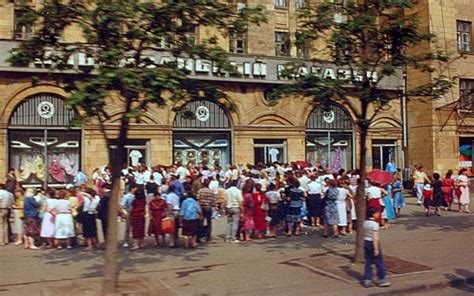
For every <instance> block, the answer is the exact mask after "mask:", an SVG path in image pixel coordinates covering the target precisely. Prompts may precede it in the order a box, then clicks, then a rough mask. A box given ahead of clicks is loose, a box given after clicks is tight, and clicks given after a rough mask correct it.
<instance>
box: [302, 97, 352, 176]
mask: <svg viewBox="0 0 474 296" xmlns="http://www.w3.org/2000/svg"><path fill="white" fill-rule="evenodd" d="M353 130H354V128H353V125H352V120H351V117H350V115H349V114H348V113H347V112H346V111H345V110H344V109H343V108H342V107H340V106H339V105H336V104H329V105H327V106H322V105H321V106H317V107H316V108H315V109H314V110H313V112H311V114H310V115H309V117H308V120H307V122H306V160H307V161H309V162H311V163H313V164H320V165H321V166H322V167H324V168H328V169H332V170H334V171H338V170H340V169H351V168H352V167H353V166H354V157H353V154H354V145H353V137H354V131H353Z"/></svg>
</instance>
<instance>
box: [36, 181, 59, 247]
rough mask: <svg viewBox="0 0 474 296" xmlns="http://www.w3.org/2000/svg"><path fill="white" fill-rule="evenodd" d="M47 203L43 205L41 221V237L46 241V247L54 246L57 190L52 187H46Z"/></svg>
mask: <svg viewBox="0 0 474 296" xmlns="http://www.w3.org/2000/svg"><path fill="white" fill-rule="evenodd" d="M46 197H47V198H46V203H45V204H44V205H43V207H44V208H43V209H44V215H43V221H42V222H41V234H40V236H41V238H43V239H44V240H45V241H46V248H52V247H54V240H53V239H54V228H55V226H54V224H55V222H56V219H55V217H54V215H53V211H52V210H53V209H54V206H55V204H56V201H57V200H56V191H55V190H54V189H52V188H48V189H46Z"/></svg>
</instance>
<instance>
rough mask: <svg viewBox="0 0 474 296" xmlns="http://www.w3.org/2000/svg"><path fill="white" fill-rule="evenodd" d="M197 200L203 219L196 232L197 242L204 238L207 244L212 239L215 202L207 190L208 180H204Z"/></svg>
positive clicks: (210, 192)
mask: <svg viewBox="0 0 474 296" xmlns="http://www.w3.org/2000/svg"><path fill="white" fill-rule="evenodd" d="M197 200H198V202H199V205H200V206H201V209H202V214H203V218H204V219H202V220H201V224H200V227H199V231H198V241H199V240H200V239H201V238H203V237H206V240H207V241H208V242H209V241H210V240H211V237H212V208H213V207H214V204H215V202H216V195H215V194H214V191H212V190H211V189H209V179H207V178H206V179H204V181H203V182H202V186H201V189H199V191H198V192H197Z"/></svg>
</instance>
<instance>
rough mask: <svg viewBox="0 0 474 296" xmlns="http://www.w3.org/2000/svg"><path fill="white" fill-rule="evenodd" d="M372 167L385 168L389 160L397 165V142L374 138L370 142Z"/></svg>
mask: <svg viewBox="0 0 474 296" xmlns="http://www.w3.org/2000/svg"><path fill="white" fill-rule="evenodd" d="M372 143H373V144H372V167H373V168H374V169H379V170H385V168H386V167H387V163H388V162H389V161H391V162H392V163H394V164H395V166H397V164H396V161H397V144H396V141H395V140H374V141H373V142H372Z"/></svg>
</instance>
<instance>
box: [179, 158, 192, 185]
mask: <svg viewBox="0 0 474 296" xmlns="http://www.w3.org/2000/svg"><path fill="white" fill-rule="evenodd" d="M176 174H177V175H178V177H179V181H180V182H181V183H183V182H184V181H185V180H186V177H187V176H189V171H188V169H187V168H185V167H184V166H183V164H182V163H181V162H179V163H178V168H177V169H176Z"/></svg>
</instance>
